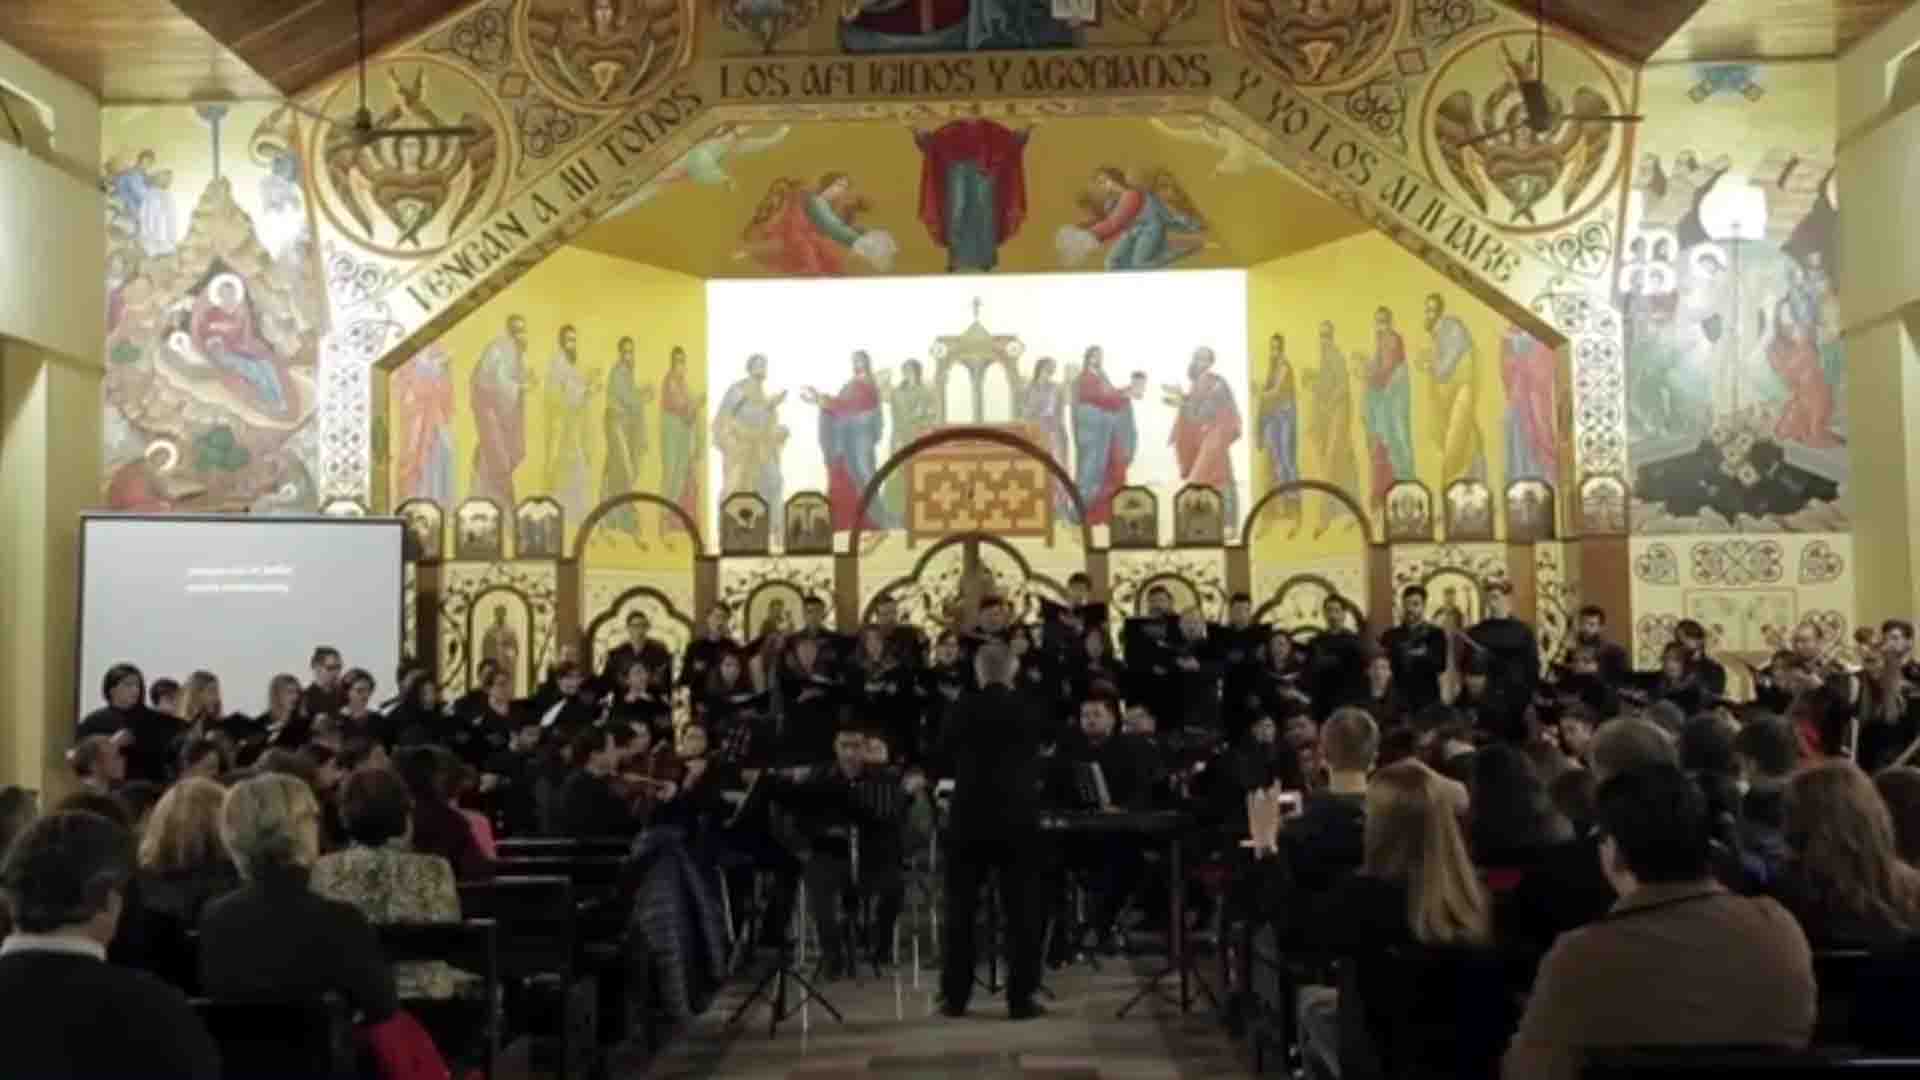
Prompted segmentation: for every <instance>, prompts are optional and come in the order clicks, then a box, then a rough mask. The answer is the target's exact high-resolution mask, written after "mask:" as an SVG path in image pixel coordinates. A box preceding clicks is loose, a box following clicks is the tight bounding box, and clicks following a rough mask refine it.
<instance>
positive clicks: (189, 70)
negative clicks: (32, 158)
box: [0, 0, 1908, 103]
mask: <svg viewBox="0 0 1920 1080" xmlns="http://www.w3.org/2000/svg"><path fill="white" fill-rule="evenodd" d="M467 2H468V0H368V2H367V39H368V41H367V44H368V51H369V52H370V53H377V52H379V51H380V50H381V49H382V48H383V47H385V46H387V45H389V44H391V43H393V42H395V41H398V40H401V39H403V38H406V37H408V36H410V35H412V34H416V33H418V32H420V31H422V30H424V29H426V28H427V27H428V26H431V25H432V24H433V23H434V22H436V21H437V20H439V19H440V18H442V17H444V16H446V15H448V14H450V13H452V12H453V11H456V10H458V9H459V8H461V7H464V6H466V4H467ZM1507 2H1508V3H1509V5H1510V6H1511V7H1513V8H1515V9H1516V10H1519V11H1523V12H1531V11H1535V10H1538V0H1507ZM1907 2H1908V0H1547V3H1546V11H1547V14H1548V18H1550V19H1551V20H1552V21H1553V22H1555V23H1557V24H1559V25H1560V26H1563V27H1565V28H1566V29H1568V30H1571V31H1573V32H1575V33H1577V34H1580V35H1581V36H1583V37H1586V38H1588V39H1589V40H1591V41H1594V42H1596V43H1598V44H1599V45H1601V46H1603V47H1605V48H1608V49H1611V50H1612V51H1614V52H1616V53H1619V54H1621V55H1622V56H1625V57H1628V58H1631V59H1634V60H1649V59H1651V60H1655V61H1687V60H1739V59H1786V58H1802V57H1822V56H1833V55H1835V54H1837V53H1839V52H1840V51H1842V50H1844V49H1845V48H1847V47H1848V46H1849V45H1851V44H1853V43H1854V42H1855V41H1858V40H1859V39H1860V38H1861V37H1863V36H1865V35H1866V34H1867V33H1869V32H1871V31H1872V30H1873V29H1874V28H1875V27H1877V26H1879V25H1880V23H1881V22H1883V21H1884V20H1885V19H1887V18H1888V17H1889V16H1891V15H1892V14H1893V13H1894V12H1897V11H1899V10H1900V9H1902V8H1904V7H1906V6H1907ZM0 39H3V40H5V41H7V42H10V43H11V44H13V45H14V46H15V47H16V48H18V49H20V50H21V51H22V52H25V53H26V54H27V55H29V56H32V57H33V58H34V59H36V60H38V61H40V62H41V63H43V64H45V65H47V66H48V67H49V68H52V69H53V70H55V71H57V72H59V73H60V74H62V75H65V76H67V77H68V78H70V79H72V80H74V81H75V82H77V83H79V84H80V85H82V86H84V87H86V88H87V89H88V90H90V91H92V92H93V93H95V94H96V95H98V96H99V97H100V98H101V100H102V101H105V102H109V103H123V102H158V101H188V100H208V99H219V98H260V97H272V96H276V95H279V94H294V93H299V92H300V91H303V90H307V89H309V88H311V87H313V86H314V85H316V84H317V83H320V82H322V81H324V80H326V79H327V78H328V77H330V76H332V75H335V74H337V73H339V72H340V71H343V70H345V69H346V68H348V67H350V66H352V64H353V62H354V57H355V51H356V47H355V42H354V0H0Z"/></svg>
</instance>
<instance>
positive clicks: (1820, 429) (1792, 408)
mask: <svg viewBox="0 0 1920 1080" xmlns="http://www.w3.org/2000/svg"><path fill="white" fill-rule="evenodd" d="M1773 319H1774V321H1773V342H1772V343H1771V344H1770V345H1768V346H1767V364H1768V366H1770V367H1772V368H1773V373H1774V374H1775V375H1778V376H1780V381H1781V382H1782V383H1785V384H1786V387H1787V400H1786V401H1785V402H1784V403H1783V404H1782V405H1781V408H1780V418H1779V419H1778V420H1777V421H1775V422H1774V425H1773V434H1774V436H1775V437H1776V438H1778V439H1780V440H1781V441H1783V442H1795V443H1799V444H1800V445H1802V446H1811V447H1816V448H1820V449H1830V448H1832V447H1836V446H1839V445H1840V440H1839V439H1837V438H1835V437H1834V434H1833V387H1831V386H1829V385H1828V384H1827V373H1826V370H1825V369H1824V368H1822V367H1821V364H1820V347H1819V345H1818V343H1817V342H1816V341H1815V340H1814V334H1813V328H1812V327H1809V326H1802V325H1800V324H1799V323H1798V322H1796V321H1795V320H1794V317H1793V311H1792V302H1791V301H1789V300H1782V301H1780V302H1779V303H1778V304H1776V305H1774V316H1773Z"/></svg>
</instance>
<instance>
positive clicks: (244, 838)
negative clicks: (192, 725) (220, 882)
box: [200, 773, 399, 1023]
mask: <svg viewBox="0 0 1920 1080" xmlns="http://www.w3.org/2000/svg"><path fill="white" fill-rule="evenodd" d="M220 835H221V839H222V840H223V841H224V842H225V843H226V845H227V851H228V852H229V853H230V854H231V855H232V856H233V861H234V864H235V865H236V866H238V867H239V868H240V876H241V877H242V878H243V879H244V880H245V884H244V885H242V886H241V887H240V888H239V889H237V890H235V891H234V892H230V893H228V894H227V895H225V896H223V897H221V898H219V899H218V900H215V901H213V902H212V903H211V904H208V905H207V908H206V911H205V913H204V914H203V915H202V916H201V919H200V979H201V985H202V987H203V988H204V989H205V991H206V992H207V993H208V994H211V995H212V996H214V997H221V998H241V999H266V1000H276V1001H279V1000H289V999H295V1000H297V999H306V998H314V997H319V996H320V995H322V994H329V993H332V994H339V995H341V997H342V998H344V999H345V1001H346V1002H347V1004H348V1005H349V1006H350V1007H351V1008H353V1009H354V1010H355V1011H356V1012H357V1013H358V1014H359V1015H360V1017H361V1019H362V1020H363V1021H364V1022H367V1023H379V1022H381V1021H384V1020H385V1019H387V1018H388V1017H389V1016H391V1015H393V1013H394V1011H395V1010H396V1009H398V1008H399V1002H398V998H397V996H396V994H395V991H394V979H393V972H392V971H391V970H390V969H389V968H388V966H387V962H386V959H385V958H384V957H383V956H382V955H381V954H380V941H379V939H378V938H377V937H376V936H375V935H374V931H373V925H372V924H371V923H369V922H368V921H367V917H366V916H365V915H362V914H361V913H360V911H359V909H357V908H355V907H354V906H353V905H351V904H346V903H342V902H340V901H338V900H329V899H327V898H325V897H322V896H319V895H317V894H315V893H314V891H313V890H312V889H311V888H310V887H309V880H310V877H311V874H312V870H313V864H314V863H315V861H317V860H318V859H319V857H320V805H319V803H317V802H316V801H315V800H314V797H313V789H312V788H310V787H308V786H307V785H306V784H304V783H302V782H301V781H299V780H297V779H295V778H294V777H291V776H283V775H279V774H274V773H269V774H265V775H261V776H256V777H253V778H252V779H249V780H243V781H241V782H240V783H239V784H237V785H235V786H234V787H233V789H232V790H230V791H228V792H227V798H226V803H225V805H224V806H222V808H221V813H220Z"/></svg>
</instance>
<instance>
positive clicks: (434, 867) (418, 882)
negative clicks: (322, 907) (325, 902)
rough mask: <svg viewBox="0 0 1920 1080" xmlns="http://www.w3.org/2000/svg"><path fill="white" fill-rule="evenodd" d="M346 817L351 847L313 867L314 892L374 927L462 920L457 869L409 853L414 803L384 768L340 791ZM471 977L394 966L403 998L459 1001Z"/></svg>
mask: <svg viewBox="0 0 1920 1080" xmlns="http://www.w3.org/2000/svg"><path fill="white" fill-rule="evenodd" d="M340 811H341V817H342V820H343V821H344V822H345V824H346V828H347V837H348V839H349V840H351V841H352V846H350V847H348V848H347V849H346V850H344V851H337V852H334V853H333V854H331V855H322V856H321V857H320V859H319V861H317V862H315V863H314V865H313V891H314V892H315V893H316V894H318V895H320V896H324V897H328V898H331V899H334V900H344V901H346V902H347V903H349V904H352V905H353V906H354V907H356V908H359V909H360V913H361V914H362V915H365V916H366V917H367V919H368V920H369V921H370V922H372V923H374V924H375V925H381V924H384V923H447V922H459V921H460V892H459V890H458V889H457V888H456V887H455V885H454V880H453V867H451V866H449V865H448V864H447V860H446V859H444V858H441V857H440V856H438V855H424V854H417V853H415V852H413V851H410V850H408V841H409V840H410V839H411V834H412V828H413V821H412V818H413V797H412V796H411V795H409V794H408V792H407V785H406V784H405V783H404V782H403V781H402V780H401V779H400V778H399V777H398V776H395V775H394V774H393V773H391V772H389V771H387V770H385V769H372V768H363V769H360V770H358V771H356V772H355V773H354V774H353V775H352V776H349V777H347V781H346V783H345V784H344V785H342V788H341V801H340ZM466 981H467V977H466V976H465V975H463V974H462V973H460V972H458V971H455V970H454V969H453V968H451V967H448V966H447V965H446V964H443V963H408V964H396V965H395V966H394V982H395V983H396V985H397V986H398V988H399V992H400V996H401V997H403V998H423V997H424V998H447V997H452V996H454V994H455V993H457V992H458V991H459V989H460V988H461V987H462V985H463V984H464V983H465V982H466Z"/></svg>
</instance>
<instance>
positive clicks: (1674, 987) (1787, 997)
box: [1505, 765, 1815, 1080]
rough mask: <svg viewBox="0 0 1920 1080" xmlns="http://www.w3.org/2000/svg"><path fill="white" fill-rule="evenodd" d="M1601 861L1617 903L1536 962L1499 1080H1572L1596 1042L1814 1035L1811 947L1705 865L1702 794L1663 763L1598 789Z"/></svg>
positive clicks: (1751, 1041)
mask: <svg viewBox="0 0 1920 1080" xmlns="http://www.w3.org/2000/svg"><path fill="white" fill-rule="evenodd" d="M1599 821H1600V829H1601V832H1602V833H1603V836H1604V839H1602V841H1601V845H1600V860H1601V866H1602V867H1603V869H1605V871H1606V874H1607V879H1608V880H1609V881H1611V882H1612V883H1613V887H1614V890H1615V891H1616V892H1618V893H1619V894H1620V900H1619V902H1617V903H1616V904H1614V906H1613V909H1612V910H1611V911H1610V912H1608V914H1607V915H1606V916H1605V917H1603V918H1601V919H1600V920H1599V921H1597V922H1594V923H1591V924H1589V925H1587V926H1585V927H1582V928H1580V929H1578V930H1574V931H1571V932H1569V933H1566V934H1562V935H1561V936H1560V938H1559V940H1558V941H1557V942H1555V944H1554V946H1553V950H1552V951H1551V952H1549V953H1548V954H1547V958H1546V960H1545V961H1543V962H1542V963H1541V965H1540V974H1539V977H1538V978H1537V979H1536V980H1535V982H1534V987H1533V996H1532V997H1531V999H1529V1000H1528V1002H1527V1011H1526V1015H1525V1016H1523V1017H1522V1018H1521V1021H1520V1030H1519V1032H1518V1033H1517V1034H1516V1035H1515V1036H1514V1039H1513V1044H1512V1045H1511V1046H1510V1047H1508V1049H1507V1056H1506V1063H1505V1074H1506V1078H1507V1080H1561V1078H1564V1080H1575V1078H1576V1077H1577V1076H1578V1075H1579V1069H1580V1065H1581V1053H1582V1051H1584V1050H1587V1049H1590V1048H1595V1047H1626V1046H1681V1045H1695V1046H1778V1047H1787V1048H1793V1049H1800V1048H1804V1047H1805V1046H1806V1045H1807V1040H1808V1039H1809V1038H1810V1037H1811V1036H1812V1034H1813V1020H1814V1005H1815V993H1814V982H1813V956H1812V953H1811V951H1810V950H1809V949H1808V948H1807V938H1806V935H1805V934H1803V933H1802V932H1801V930H1800V926H1799V924H1798V923H1796V922H1795V921H1794V919H1793V916H1792V915H1789V914H1788V913H1787V911H1786V909H1785V908H1783V907H1781V906H1780V905H1779V904H1777V903H1775V902H1774V901H1772V900H1770V899H1765V898H1748V897H1742V896H1736V895H1734V894H1732V893H1729V892H1727V891H1726V890H1725V889H1723V888H1721V887H1720V885H1719V884H1718V883H1716V882H1715V881H1714V879H1713V875H1712V872H1711V870H1710V869H1709V860H1710V853H1711V842H1710V840H1709V838H1708V828H1709V826H1708V819H1707V806H1706V798H1705V796H1703V795H1702V794H1701V792H1700V790H1699V788H1698V787H1697V786H1695V785H1694V783H1693V782H1692V781H1691V780H1689V779H1688V778H1687V777H1686V776H1685V775H1684V774H1683V773H1681V772H1680V770H1679V769H1678V768H1676V767H1674V766H1671V765H1647V766H1642V767H1639V768H1635V769H1631V770H1629V771H1627V772H1624V773H1621V774H1619V775H1617V776H1614V777H1612V778H1611V779H1609V780H1608V781H1607V782H1606V783H1605V784H1603V785H1601V787H1600V794H1599Z"/></svg>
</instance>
